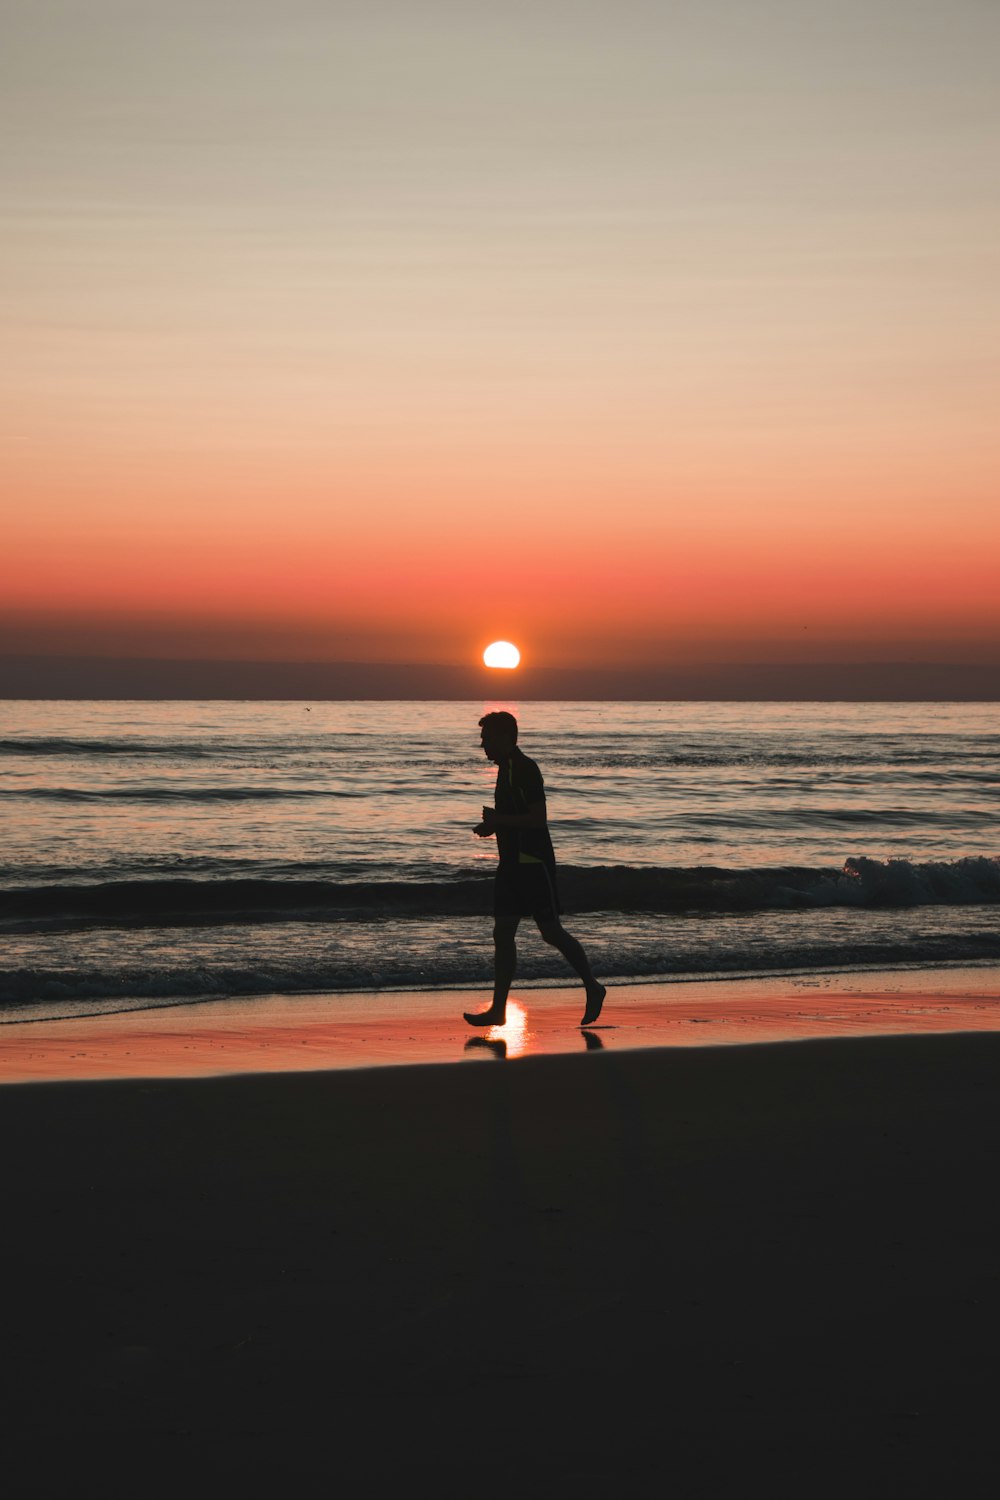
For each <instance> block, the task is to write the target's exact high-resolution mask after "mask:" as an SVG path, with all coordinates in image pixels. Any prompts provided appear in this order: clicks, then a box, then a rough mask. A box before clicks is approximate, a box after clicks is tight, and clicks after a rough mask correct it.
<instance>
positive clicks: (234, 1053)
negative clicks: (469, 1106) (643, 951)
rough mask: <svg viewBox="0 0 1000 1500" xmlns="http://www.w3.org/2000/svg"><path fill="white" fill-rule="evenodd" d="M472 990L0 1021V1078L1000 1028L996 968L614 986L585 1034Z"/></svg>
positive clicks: (561, 991)
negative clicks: (465, 1015) (487, 1018)
mask: <svg viewBox="0 0 1000 1500" xmlns="http://www.w3.org/2000/svg"><path fill="white" fill-rule="evenodd" d="M488 1000H489V992H488V991H486V990H480V989H423V990H383V991H378V990H368V991H354V992H336V993H333V994H323V995H316V994H296V995H271V996H253V997H237V998H225V999H206V1000H202V1001H196V1002H188V1003H185V1004H183V1005H177V1004H168V1005H165V1006H162V1007H160V1006H150V1007H148V1008H144V1009H141V1010H127V1011H116V1012H111V1013H104V1014H97V1015H88V1016H82V1017H65V1018H55V1019H47V1020H35V1019H25V1020H17V1021H11V1022H5V1023H4V1024H3V1025H2V1026H0V1084H3V1083H33V1082H34V1083H38V1082H73V1081H80V1082H83V1081H92V1082H93V1081H99V1080H102V1079H124V1078H171V1077H175V1078H196V1077H213V1076H222V1075H231V1074H240V1073H307V1072H323V1071H328V1070H330V1071H336V1072H345V1071H356V1070H365V1069H372V1068H381V1067H405V1066H413V1065H417V1064H430V1063H456V1062H460V1061H475V1060H494V1059H498V1060H499V1059H503V1060H508V1061H514V1060H522V1059H526V1058H540V1057H552V1056H557V1055H563V1054H568V1053H583V1052H584V1050H588V1051H606V1052H609V1053H625V1052H629V1051H647V1050H651V1049H678V1048H712V1047H719V1046H732V1045H743V1046H745V1045H754V1044H766V1043H769V1042H787V1041H804V1040H819V1039H823V1038H828V1039H832V1038H837V1037H856V1038H863V1037H873V1036H882V1035H918V1034H928V1033H937V1034H942V1033H949V1032H950V1033H955V1032H989V1031H1000V966H998V965H975V966H972V965H970V966H967V967H959V968H955V967H951V968H939V969H919V968H918V969H897V970H873V971H843V970H841V971H837V972H833V973H829V972H827V973H819V972H813V971H809V972H799V973H797V974H795V975H788V976H781V977H767V978H760V977H752V978H751V977H747V978H741V979H696V980H684V981H676V982H668V983H663V982H653V983H650V982H646V981H640V982H637V983H630V984H619V985H612V986H610V987H609V991H608V999H607V1000H606V1002H605V1007H604V1012H603V1013H602V1015H601V1018H600V1021H599V1022H598V1024H597V1025H596V1026H593V1027H588V1028H586V1030H581V1028H580V1020H581V1018H582V1012H583V999H582V992H581V991H579V990H577V989H575V988H574V989H570V988H567V987H565V986H550V985H539V986H537V987H532V988H528V987H520V988H517V987H515V990H514V992H513V998H512V1001H511V1004H510V1006H509V1008H508V1018H507V1024H506V1025H505V1026H504V1027H503V1028H496V1027H492V1028H489V1029H488V1030H487V1031H486V1032H479V1031H476V1030H475V1029H473V1028H471V1027H469V1026H468V1025H467V1024H466V1023H465V1022H464V1021H463V1019H462V1012H463V1011H464V1010H473V1011H474V1010H481V1009H484V1008H485V1007H486V1005H487V1004H488Z"/></svg>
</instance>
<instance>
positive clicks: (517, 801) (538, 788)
mask: <svg viewBox="0 0 1000 1500" xmlns="http://www.w3.org/2000/svg"><path fill="white" fill-rule="evenodd" d="M544 801H545V783H544V782H543V780H542V773H541V771H540V770H539V769H538V767H537V766H536V765H535V762H534V761H533V760H529V759H528V757H527V756H526V755H523V754H522V753H521V751H520V750H515V751H514V753H513V755H512V756H511V758H510V760H508V761H506V762H504V761H501V763H500V765H499V766H498V767H497V784H496V790H495V791H494V793H493V803H494V806H495V807H496V810H497V812H502V813H525V812H527V811H528V808H529V807H531V806H532V804H533V803H535V802H544ZM497 851H498V853H499V855H500V863H501V865H504V866H508V865H534V864H544V865H548V867H549V869H550V870H554V869H555V863H556V856H555V853H554V851H553V848H552V840H551V839H550V838H549V830H548V827H543V828H498V829H497Z"/></svg>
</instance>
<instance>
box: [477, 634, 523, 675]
mask: <svg viewBox="0 0 1000 1500" xmlns="http://www.w3.org/2000/svg"><path fill="white" fill-rule="evenodd" d="M520 660H521V653H520V651H518V649H517V647H516V646H512V645H511V643H510V641H494V642H493V644H492V646H487V647H486V650H485V651H484V652H483V661H484V662H485V664H486V666H488V667H506V668H508V670H509V669H510V668H511V667H516V666H517V665H518V664H519V662H520Z"/></svg>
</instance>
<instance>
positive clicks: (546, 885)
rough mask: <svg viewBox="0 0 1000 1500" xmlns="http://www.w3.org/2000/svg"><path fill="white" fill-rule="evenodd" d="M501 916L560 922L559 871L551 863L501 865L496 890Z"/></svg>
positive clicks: (495, 908)
mask: <svg viewBox="0 0 1000 1500" xmlns="http://www.w3.org/2000/svg"><path fill="white" fill-rule="evenodd" d="M493 914H494V916H497V917H534V919H535V921H536V922H558V920H559V896H558V893H557V891H556V880H555V871H554V870H550V869H549V867H548V865H541V864H539V865H513V864H512V865H501V866H500V867H499V869H498V870H497V874H496V885H495V886H494V889H493Z"/></svg>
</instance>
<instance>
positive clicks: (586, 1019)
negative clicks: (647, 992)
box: [465, 984, 608, 1026]
mask: <svg viewBox="0 0 1000 1500" xmlns="http://www.w3.org/2000/svg"><path fill="white" fill-rule="evenodd" d="M607 993H608V992H607V990H606V989H605V987H604V985H603V984H596V985H595V986H594V988H593V989H592V990H588V991H587V1009H586V1010H585V1011H584V1013H583V1020H582V1021H581V1022H580V1025H581V1026H593V1024H594V1022H595V1021H596V1020H597V1018H598V1016H599V1015H600V1014H601V1006H602V1005H603V1004H604V997H605V995H606V994H607ZM465 1019H466V1020H468V1019H469V1018H468V1016H466V1018H465Z"/></svg>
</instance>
